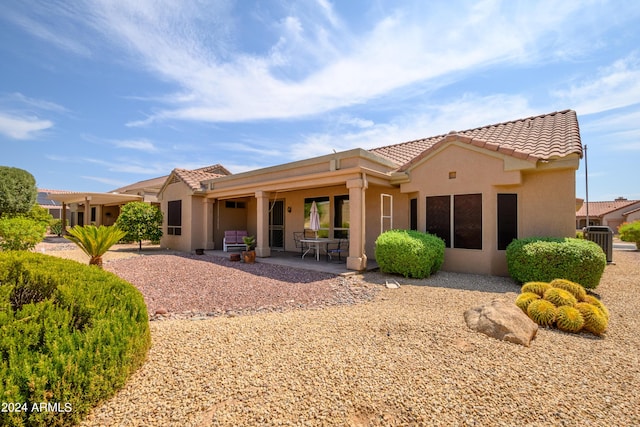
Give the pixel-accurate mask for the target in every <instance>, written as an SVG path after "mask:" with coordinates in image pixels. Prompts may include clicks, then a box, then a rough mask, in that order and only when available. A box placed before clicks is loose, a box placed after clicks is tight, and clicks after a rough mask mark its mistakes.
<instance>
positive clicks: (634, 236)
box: [618, 221, 640, 249]
mask: <svg viewBox="0 0 640 427" xmlns="http://www.w3.org/2000/svg"><path fill="white" fill-rule="evenodd" d="M618 233H619V235H620V240H622V241H623V242H634V243H635V244H636V249H640V221H634V222H624V223H622V224H621V225H620V227H618Z"/></svg>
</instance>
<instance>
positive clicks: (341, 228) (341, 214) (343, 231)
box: [333, 195, 350, 239]
mask: <svg viewBox="0 0 640 427" xmlns="http://www.w3.org/2000/svg"><path fill="white" fill-rule="evenodd" d="M333 211H334V212H333V237H334V238H335V239H348V238H349V215H350V211H349V196H348V195H346V196H335V197H334V198H333Z"/></svg>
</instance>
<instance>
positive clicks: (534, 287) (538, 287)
mask: <svg viewBox="0 0 640 427" xmlns="http://www.w3.org/2000/svg"><path fill="white" fill-rule="evenodd" d="M550 287H551V285H550V284H548V283H547V282H528V283H525V284H524V285H522V289H520V291H521V292H533V293H534V294H538V295H540V297H543V296H544V293H545V292H546V291H547V290H548V289H549V288H550Z"/></svg>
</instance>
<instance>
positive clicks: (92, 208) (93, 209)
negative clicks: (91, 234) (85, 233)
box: [91, 206, 96, 222]
mask: <svg viewBox="0 0 640 427" xmlns="http://www.w3.org/2000/svg"><path fill="white" fill-rule="evenodd" d="M91 222H96V207H95V206H92V207H91Z"/></svg>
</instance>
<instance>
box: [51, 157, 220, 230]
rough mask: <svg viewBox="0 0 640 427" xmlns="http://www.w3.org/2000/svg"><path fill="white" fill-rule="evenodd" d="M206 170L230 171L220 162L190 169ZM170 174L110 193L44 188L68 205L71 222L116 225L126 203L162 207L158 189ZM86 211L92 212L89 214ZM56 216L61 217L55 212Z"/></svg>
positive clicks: (56, 200)
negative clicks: (143, 203) (140, 203)
mask: <svg viewBox="0 0 640 427" xmlns="http://www.w3.org/2000/svg"><path fill="white" fill-rule="evenodd" d="M206 171H216V173H219V174H227V175H228V174H230V172H229V171H228V170H227V169H225V168H224V167H223V166H222V165H219V164H217V165H212V166H206V167H203V168H200V169H196V170H194V171H190V173H193V174H197V173H199V172H206ZM167 178H169V176H168V175H164V176H161V177H158V178H152V179H147V180H143V181H138V182H136V183H134V184H130V185H127V186H125V187H120V188H118V189H115V190H113V191H110V192H107V193H94V192H73V191H54V190H42V193H43V194H42V199H43V200H47V203H49V204H53V205H55V206H59V208H58V209H59V210H60V211H61V210H62V209H63V208H64V210H65V213H66V215H62V216H60V217H59V218H60V219H63V221H64V222H65V223H66V224H68V225H71V226H74V225H81V226H82V225H86V224H94V225H113V224H115V222H116V220H117V219H118V216H119V215H120V207H121V206H122V205H124V204H126V203H129V202H136V201H143V202H146V203H149V204H151V205H154V206H157V207H158V208H160V203H159V202H158V192H159V191H160V189H161V188H162V186H163V184H164V183H165V182H166V181H167ZM39 197H40V196H39ZM85 212H89V214H87V215H85ZM54 218H58V217H55V216H54Z"/></svg>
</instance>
